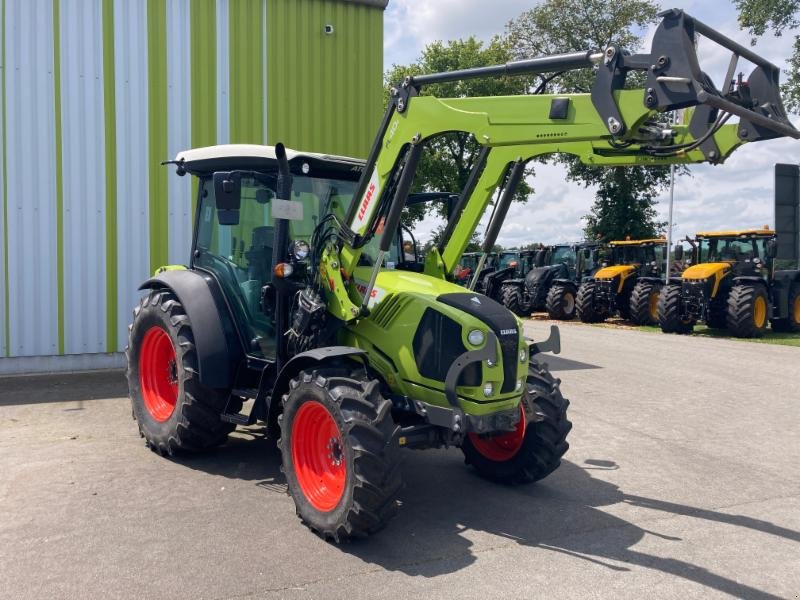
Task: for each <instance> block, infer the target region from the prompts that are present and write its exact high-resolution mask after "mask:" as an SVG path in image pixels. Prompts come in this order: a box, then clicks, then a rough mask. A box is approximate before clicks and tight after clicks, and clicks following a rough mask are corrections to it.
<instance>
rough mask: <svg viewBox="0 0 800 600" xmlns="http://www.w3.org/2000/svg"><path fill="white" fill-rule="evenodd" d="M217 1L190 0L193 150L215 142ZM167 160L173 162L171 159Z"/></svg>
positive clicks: (194, 185)
mask: <svg viewBox="0 0 800 600" xmlns="http://www.w3.org/2000/svg"><path fill="white" fill-rule="evenodd" d="M215 11H216V0H192V4H191V7H190V11H189V19H190V21H191V23H190V32H189V35H190V42H189V43H190V45H191V60H190V62H191V65H190V68H191V73H192V75H191V85H192V146H193V147H195V148H201V147H203V146H211V145H213V144H215V143H216V141H217V94H216V93H215V90H214V89H213V88H214V87H215V86H216V81H217V58H216V57H217V54H216V53H217V28H216V25H215V18H214V17H215ZM170 158H172V157H171V156H170ZM196 205H197V181H196V180H195V181H193V182H192V214H194V211H195V209H196V208H197V206H196Z"/></svg>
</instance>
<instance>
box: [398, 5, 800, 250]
mask: <svg viewBox="0 0 800 600" xmlns="http://www.w3.org/2000/svg"><path fill="white" fill-rule="evenodd" d="M535 4H537V2H536V0H491V1H487V0H390V2H389V7H388V9H387V11H386V16H385V39H384V64H385V66H386V68H389V67H390V66H391V65H393V64H408V63H410V62H413V61H414V60H415V59H416V58H418V56H419V54H420V52H421V50H422V49H423V48H424V47H425V45H426V44H427V43H429V42H432V41H434V40H450V39H457V38H465V37H469V36H470V35H475V36H477V37H479V38H480V39H484V40H488V39H490V38H491V37H492V35H493V34H496V33H502V31H503V29H504V27H505V24H506V23H507V22H508V21H509V20H511V19H513V18H514V17H516V16H518V15H519V14H520V13H521V12H523V11H525V10H526V9H528V8H530V7H531V6H534V5H535ZM675 5H680V6H681V7H682V8H684V9H685V10H686V11H687V12H688V13H689V14H691V15H693V16H695V17H697V18H698V19H700V20H702V21H704V22H706V23H707V24H709V25H711V26H712V27H714V28H715V29H718V30H720V31H722V32H723V33H725V34H727V35H728V36H729V37H731V38H733V39H735V40H737V41H740V42H741V43H745V44H746V43H748V40H749V35H748V34H747V33H746V32H743V31H741V30H739V28H738V25H737V23H736V12H735V10H734V8H733V4H732V2H731V1H730V0H685V1H684V2H682V3H675ZM665 6H666V5H665ZM650 35H652V31H650V32H648V36H650ZM793 40H794V35H793V34H791V33H788V34H787V33H784V35H783V36H782V37H779V38H775V37H773V36H769V35H768V36H764V38H762V39H761V40H760V41H759V43H758V46H757V47H756V51H757V52H759V53H760V54H761V55H762V56H764V57H765V58H767V59H769V60H771V61H772V62H775V63H777V64H778V65H780V66H781V67H783V68H785V67H786V61H785V58H786V57H788V56H789V55H790V54H791V47H792V42H793ZM704 50H705V53H704ZM699 53H700V58H701V62H702V65H703V68H704V69H705V70H706V71H707V72H709V73H710V74H711V76H712V78H713V79H715V81H717V82H718V81H719V80H720V79H722V77H723V75H724V73H725V69H726V66H727V61H728V57H729V55H728V54H727V53H726V51H724V49H721V48H720V49H719V51H717V48H716V47H713V48H710V47H704V45H703V44H702V42H701V46H700V50H699ZM782 77H783V78H784V79H785V75H782ZM792 120H793V122H794V124H795V126H797V127H800V118H798V117H793V118H792ZM731 122H733V121H731ZM776 162H787V163H800V141H795V140H789V139H781V140H772V141H768V142H759V143H757V144H749V145H745V146H744V147H742V148H739V149H738V150H737V151H736V152H734V153H733V155H732V156H731V158H730V159H728V161H727V162H726V163H725V164H724V165H719V166H716V167H713V166H710V165H696V166H692V167H691V174H692V175H691V176H685V177H681V178H679V179H678V180H677V181H676V185H675V219H674V220H675V235H676V236H677V237H683V236H684V235H691V234H693V233H694V232H696V231H701V230H706V231H707V230H714V229H729V228H737V229H738V228H750V227H761V226H762V225H767V224H769V225H770V226H771V225H773V224H774V215H773V188H774V164H775V163H776ZM530 183H531V184H532V185H533V187H534V189H535V190H536V194H535V195H534V196H532V197H531V199H530V200H529V201H528V202H527V204H516V205H513V206H512V207H511V209H510V210H509V214H508V217H507V219H506V222H505V224H504V226H503V230H502V231H501V233H500V237H499V240H498V241H499V243H500V244H502V245H504V246H514V245H518V244H525V243H528V242H534V241H535V242H545V243H549V242H559V241H569V240H576V239H579V238H580V237H581V232H582V228H583V225H584V223H583V221H582V217H583V215H585V214H586V213H587V212H588V211H589V209H590V207H591V204H592V202H593V199H594V191H593V190H592V189H591V188H589V189H586V188H583V187H581V186H579V185H578V184H575V183H569V182H566V181H564V173H563V171H562V169H561V168H559V167H556V166H550V165H544V166H542V165H537V166H536V176H535V177H534V178H533V179H532V180H531V182H530ZM668 201H669V192H665V193H664V194H662V197H661V198H659V204H658V210H659V213H660V220H664V221H666V220H667V210H668ZM437 224H438V222H437V220H436V219H426V220H425V221H423V222H422V223H421V224H420V225H419V226H418V228H417V232H418V234H419V237H420V238H421V239H423V240H425V239H427V237H428V236H429V235H430V232H431V231H432V230H433V229H434V228H435V227H436V226H437Z"/></svg>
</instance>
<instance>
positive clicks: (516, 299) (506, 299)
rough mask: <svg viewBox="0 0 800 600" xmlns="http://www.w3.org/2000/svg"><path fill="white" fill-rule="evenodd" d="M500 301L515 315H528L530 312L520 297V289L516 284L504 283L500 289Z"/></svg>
mask: <svg viewBox="0 0 800 600" xmlns="http://www.w3.org/2000/svg"><path fill="white" fill-rule="evenodd" d="M500 301H501V303H502V304H503V305H504V306H505V307H506V308H507V309H508V310H510V311H511V312H513V313H514V314H515V315H518V316H520V317H529V316H530V314H531V310H530V306H529V305H527V304H526V303H525V301H524V299H523V297H522V290H520V289H519V287H518V286H516V285H504V286H503V287H502V289H501V290H500Z"/></svg>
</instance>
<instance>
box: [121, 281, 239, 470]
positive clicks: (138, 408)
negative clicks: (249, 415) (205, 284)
mask: <svg viewBox="0 0 800 600" xmlns="http://www.w3.org/2000/svg"><path fill="white" fill-rule="evenodd" d="M148 334H149V335H150V336H157V337H160V338H161V339H162V340H163V342H164V344H165V346H164V350H165V351H167V352H168V349H167V346H168V345H169V343H170V342H171V347H172V348H171V350H172V352H173V354H172V357H173V358H172V359H171V360H170V361H169V365H168V366H167V365H163V368H164V369H165V370H167V369H169V371H170V375H169V376H166V375H165V377H169V378H170V383H171V384H172V385H174V383H175V382H176V383H177V391H176V396H175V397H174V398H171V400H172V399H174V401H175V403H174V408H173V409H172V412H171V413H170V414H169V416H166V409H165V410H163V411H159V410H158V409H159V405H156V406H155V407H154V404H153V402H154V401H153V399H152V398H153V396H152V391H151V389H148V388H149V387H150V388H151V387H152V386H148V377H150V375H148V373H151V372H157V369H155V368H154V367H153V363H152V360H153V357H152V356H150V355H151V351H150V349H149V348H150V346H149V344H150V343H151V342H149V341H146V340H145V337H146V336H148ZM164 334H166V336H168V338H167V337H164ZM167 340H168V341H167ZM143 347H144V353H143ZM125 356H126V358H127V361H128V367H127V371H126V376H127V379H128V392H129V395H130V399H131V405H132V410H133V418H134V419H135V420H136V423H137V425H138V427H139V434H140V435H141V436H142V437H143V438H144V439H145V443H146V444H147V445H148V446H149V447H150V448H151V449H152V450H154V451H155V452H157V453H158V454H169V455H172V454H174V453H175V452H178V451H181V450H190V451H195V450H206V449H208V448H213V447H215V446H219V445H220V444H223V443H224V442H225V440H226V439H227V437H228V434H229V433H230V432H231V431H233V430H234V429H235V425H233V424H231V423H225V422H223V421H222V420H220V415H221V414H222V412H223V411H224V410H225V403H226V402H227V394H224V393H220V392H218V391H216V390H213V389H211V388H208V387H206V386H204V385H202V384H201V383H200V381H199V380H198V366H197V352H196V350H195V346H194V335H193V334H192V325H191V322H190V321H189V317H188V316H187V315H186V312H185V311H184V310H183V306H182V305H181V303H180V302H178V299H177V298H176V297H175V295H174V294H173V293H172V292H171V291H169V290H163V289H162V290H153V291H151V292H150V293H149V294H148V295H147V296H145V297H144V298H142V300H141V301H140V302H139V305H138V306H137V307H136V308H135V309H134V311H133V323H132V324H131V325H130V327H129V336H128V347H127V348H126V349H125ZM143 382H144V385H145V389H144V390H143V389H142V384H143ZM146 397H147V399H148V401H146V399H145V398H146ZM235 404H236V405H235V406H232V407H231V409H232V410H235V411H238V410H240V409H241V401H240V400H237V401H236V402H235ZM161 417H165V418H161Z"/></svg>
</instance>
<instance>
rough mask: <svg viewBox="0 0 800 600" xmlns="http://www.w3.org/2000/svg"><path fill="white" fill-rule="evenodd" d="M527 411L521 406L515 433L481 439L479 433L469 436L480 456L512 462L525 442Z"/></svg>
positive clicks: (509, 432)
mask: <svg viewBox="0 0 800 600" xmlns="http://www.w3.org/2000/svg"><path fill="white" fill-rule="evenodd" d="M526 426H527V424H526V422H525V409H524V408H523V407H522V403H521V402H520V404H519V422H518V423H517V427H516V429H514V431H508V432H506V433H498V434H497V435H492V436H488V437H487V436H484V437H481V436H479V435H478V434H477V433H469V434H467V435H468V437H469V441H470V442H472V445H473V446H474V447H475V450H477V451H478V452H479V453H480V454H482V455H483V456H485V457H486V458H488V459H489V460H494V461H497V462H504V461H507V460H511V459H512V458H514V456H516V454H517V452H519V449H520V448H522V443H523V442H524V441H525V428H526Z"/></svg>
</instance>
